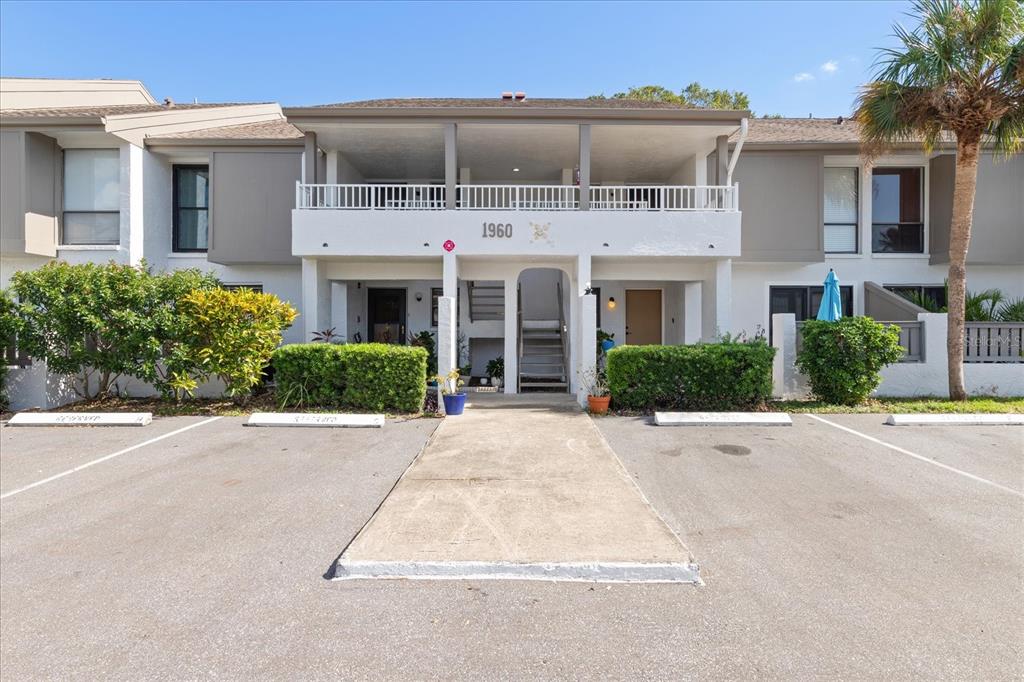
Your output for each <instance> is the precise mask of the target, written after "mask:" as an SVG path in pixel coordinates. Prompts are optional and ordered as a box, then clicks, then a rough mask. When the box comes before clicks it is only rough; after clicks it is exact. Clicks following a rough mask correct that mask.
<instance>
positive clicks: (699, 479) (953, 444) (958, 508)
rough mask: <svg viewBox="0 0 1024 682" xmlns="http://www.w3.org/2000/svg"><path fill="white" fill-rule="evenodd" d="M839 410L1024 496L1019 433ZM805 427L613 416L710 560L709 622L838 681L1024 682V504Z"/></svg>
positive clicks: (613, 437)
mask: <svg viewBox="0 0 1024 682" xmlns="http://www.w3.org/2000/svg"><path fill="white" fill-rule="evenodd" d="M827 419H828V420H829V421H831V422H834V423H841V424H842V425H844V426H847V427H848V428H854V429H856V430H858V431H859V432H864V433H870V435H872V436H874V437H877V438H878V439H880V440H884V441H886V442H891V443H893V444H895V445H897V447H902V448H904V449H908V450H911V449H913V450H916V451H917V452H919V453H921V454H923V455H928V456H934V457H940V458H942V459H943V460H944V461H946V462H952V463H955V465H956V467H957V468H960V469H963V470H965V473H970V474H974V475H978V476H987V477H991V479H993V480H999V481H1003V482H1006V483H1007V485H1013V486H1014V487H1013V488H1012V490H1020V489H1021V482H1022V480H1024V450H1022V448H1021V447H1020V442H1021V441H1020V433H1021V429H1020V428H1019V427H981V428H978V427H966V428H965V427H929V428H928V429H927V430H925V429H919V430H908V429H904V428H896V427H887V428H883V427H882V426H881V423H882V420H883V416H880V415H846V416H836V415H828V417H827ZM793 420H794V425H793V427H791V428H787V427H776V428H742V427H737V428H719V427H704V428H690V429H679V428H676V429H667V428H658V427H654V426H650V425H648V424H647V423H646V420H643V419H625V418H609V419H600V420H597V423H598V426H599V428H600V429H601V431H602V432H603V433H604V434H605V436H606V437H607V438H608V440H609V442H610V443H611V445H612V448H613V449H614V450H615V451H616V452H617V453H619V455H620V456H621V457H622V458H623V460H624V461H625V463H626V466H627V468H628V469H629V471H630V472H631V473H632V475H633V476H634V477H636V479H637V480H638V482H639V484H640V486H641V488H642V489H643V490H644V491H645V492H646V493H647V494H648V496H649V498H650V499H651V501H652V502H653V503H654V506H655V507H656V508H657V509H659V510H660V511H661V512H662V514H663V515H664V516H665V518H666V520H667V521H668V522H669V524H670V525H672V526H673V527H674V528H675V529H676V530H677V532H679V533H680V534H681V535H682V536H683V540H684V542H686V544H687V545H688V546H689V547H690V550H691V552H692V553H693V554H694V556H695V558H696V560H697V561H698V562H699V563H700V564H701V574H702V576H703V578H704V579H705V581H706V582H707V586H706V588H705V589H703V590H700V591H698V592H697V593H695V594H694V599H693V603H692V604H690V605H688V610H690V611H691V613H690V615H691V616H692V617H693V619H694V621H695V622H701V621H703V623H705V624H707V623H708V622H709V620H712V622H713V621H718V622H719V624H720V625H726V624H727V626H728V630H733V631H737V630H738V631H740V632H744V633H746V636H747V638H748V641H749V642H750V643H751V644H754V643H755V642H756V648H757V649H758V653H756V654H755V653H754V652H752V651H751V652H743V653H740V654H739V656H740V657H741V658H746V659H756V658H759V657H763V658H764V659H765V662H766V664H767V662H768V661H772V660H773V659H774V661H773V663H772V664H771V665H769V666H768V667H766V668H763V669H762V671H764V672H767V671H770V670H774V671H775V674H783V673H784V672H785V669H784V668H779V667H777V666H778V665H779V664H780V661H779V658H784V659H785V658H788V659H789V660H790V661H792V662H796V661H801V660H802V661H803V663H802V664H801V665H805V664H807V663H808V662H810V661H816V664H815V665H816V666H817V667H815V668H813V670H814V671H816V673H817V674H820V675H823V676H831V675H841V676H867V677H890V676H896V677H906V676H913V675H920V676H922V677H926V678H936V679H951V678H958V677H973V678H976V679H1010V678H1015V677H1016V678H1018V679H1019V678H1020V676H1021V675H1022V674H1024V590H1022V587H1024V586H1022V583H1021V580H1020V576H1021V572H1022V570H1024V543H1022V542H1021V538H1022V537H1024V498H1022V496H1021V495H1019V494H1015V493H1014V492H1011V491H1005V490H1001V489H999V488H996V487H993V486H990V485H986V484H984V483H982V482H979V481H977V480H975V479H973V478H970V477H967V476H964V475H961V474H958V473H956V472H953V471H949V470H947V469H944V468H940V467H937V466H933V465H931V464H929V463H926V462H923V461H920V460H918V459H915V458H913V457H910V456H907V455H905V454H902V453H900V452H897V451H894V450H892V449H890V448H887V447H885V446H884V445H880V444H877V443H874V442H871V441H869V440H866V439H864V438H861V437H858V436H856V435H853V434H851V433H848V432H846V431H842V430H840V429H836V428H834V427H833V426H831V425H829V424H825V423H822V422H820V421H818V420H815V419H813V418H812V417H810V416H808V415H794V417H793ZM967 428H969V429H973V430H971V431H968V430H966V429H967ZM693 634H694V636H695V637H697V638H699V639H700V640H701V641H702V642H705V643H707V644H708V645H709V646H717V647H735V646H737V645H739V643H740V642H739V640H737V639H736V638H735V636H733V635H730V634H729V633H728V631H727V630H721V629H706V628H704V627H700V626H695V628H694V631H693ZM766 648H767V649H770V652H769V651H766ZM808 659H809V660H808ZM768 676H774V674H768Z"/></svg>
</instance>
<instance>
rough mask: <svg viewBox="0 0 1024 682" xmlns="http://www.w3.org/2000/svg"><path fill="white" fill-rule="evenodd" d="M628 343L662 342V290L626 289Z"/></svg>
mask: <svg viewBox="0 0 1024 682" xmlns="http://www.w3.org/2000/svg"><path fill="white" fill-rule="evenodd" d="M626 343H628V344H629V345H631V346H650V345H660V344H661V291H659V290H657V289H626Z"/></svg>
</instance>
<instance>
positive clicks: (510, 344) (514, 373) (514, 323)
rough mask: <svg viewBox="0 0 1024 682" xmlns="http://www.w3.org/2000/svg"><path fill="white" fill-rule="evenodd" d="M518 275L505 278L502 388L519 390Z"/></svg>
mask: <svg viewBox="0 0 1024 682" xmlns="http://www.w3.org/2000/svg"><path fill="white" fill-rule="evenodd" d="M518 287H519V275H518V273H517V274H516V276H515V277H509V278H507V279H506V280H505V355H504V360H505V378H504V379H503V381H504V383H503V384H502V390H503V391H504V392H505V393H507V394H510V395H511V394H515V393H518V392H519V295H518Z"/></svg>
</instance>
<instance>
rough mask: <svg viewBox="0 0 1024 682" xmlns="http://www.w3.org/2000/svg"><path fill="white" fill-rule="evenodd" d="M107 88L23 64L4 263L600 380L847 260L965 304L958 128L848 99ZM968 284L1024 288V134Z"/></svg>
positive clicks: (298, 333)
mask: <svg viewBox="0 0 1024 682" xmlns="http://www.w3.org/2000/svg"><path fill="white" fill-rule="evenodd" d="M91 83H93V85H92V86H90V87H91V88H92V90H90V89H89V88H86V87H82V86H81V84H76V85H75V87H72V84H69V83H68V82H66V81H45V80H32V79H5V80H4V81H3V88H0V89H2V91H3V99H2V101H0V104H2V109H3V111H2V113H0V130H2V134H3V138H2V139H3V141H4V147H3V153H2V157H3V158H2V172H0V175H2V181H3V192H4V194H3V205H4V212H3V258H2V261H0V271H2V272H0V284H6V282H7V281H8V279H9V277H10V275H11V273H12V271H13V270H16V269H19V268H25V267H35V266H37V265H38V264H40V263H43V262H45V261H46V260H48V259H52V258H62V259H65V260H72V261H80V260H82V259H91V260H99V261H106V260H110V259H114V260H118V261H120V262H132V263H134V262H138V261H139V260H141V259H142V258H145V260H146V261H147V262H148V263H149V264H150V265H152V266H154V267H157V268H175V267H201V268H203V269H207V270H211V271H213V272H215V273H217V274H218V276H219V277H220V278H221V279H222V281H224V282H225V283H226V284H241V285H248V286H258V287H261V288H262V289H263V290H265V291H268V292H272V293H276V294H278V295H279V296H281V297H282V298H284V299H286V300H289V301H291V302H292V304H293V305H295V306H296V307H297V308H298V309H299V311H300V314H301V317H300V319H299V320H298V321H297V323H296V326H295V327H294V328H293V329H292V330H289V332H288V334H287V337H286V341H288V342H294V341H301V340H307V341H308V340H310V339H311V338H312V335H313V333H314V332H317V331H324V330H327V329H333V330H334V333H335V335H337V336H339V337H342V338H344V339H345V340H347V341H349V342H357V341H385V342H390V343H408V342H409V340H410V338H411V337H412V336H414V335H415V334H417V333H419V332H423V331H429V332H433V333H435V334H436V335H437V340H438V351H439V353H438V354H439V364H440V367H441V370H442V371H445V370H446V369H447V368H450V367H457V366H465V365H469V366H470V367H471V370H470V371H471V373H472V374H473V375H474V376H481V375H483V374H484V369H485V367H486V364H487V362H488V361H489V360H491V359H494V358H496V357H498V356H501V357H502V358H503V359H504V364H505V382H504V388H503V390H504V391H506V392H508V393H515V392H518V391H525V390H531V389H535V388H544V389H548V390H568V391H573V392H577V393H579V392H580V391H581V390H582V389H581V386H580V381H579V376H580V370H585V369H586V368H588V367H590V366H592V365H593V364H594V362H595V356H596V341H595V340H596V334H597V330H598V329H602V330H604V331H605V332H607V333H610V334H613V335H614V340H615V341H616V342H617V343H620V344H621V343H629V344H678V343H693V342H697V341H700V340H712V339H714V338H717V337H718V336H720V335H721V334H723V333H726V332H729V333H740V332H746V333H747V334H755V333H758V332H759V331H761V330H767V328H768V327H769V325H770V320H771V315H772V314H773V313H778V312H790V313H794V314H795V315H796V316H797V318H798V319H802V318H805V317H808V316H811V315H813V314H814V311H815V310H816V307H817V300H818V299H817V297H818V296H819V295H820V290H821V281H822V280H823V279H824V277H825V275H826V274H827V272H828V269H829V268H834V269H835V271H836V273H837V274H838V275H839V277H840V279H841V281H842V284H843V287H844V288H843V295H844V306H845V307H846V312H847V313H848V314H870V315H874V316H876V317H879V318H880V319H903V318H901V317H898V316H899V315H902V314H906V315H910V314H913V313H914V310H913V307H912V306H911V307H909V308H908V304H907V303H906V302H905V299H903V298H901V297H899V296H897V295H896V294H895V293H893V292H894V291H895V292H898V293H899V292H902V293H907V292H908V291H917V292H920V293H921V294H923V295H925V296H928V297H932V298H934V299H935V300H936V301H937V302H938V303H943V302H944V301H942V300H941V299H942V298H943V297H944V292H943V288H942V287H943V280H944V277H945V271H946V261H947V260H948V257H947V255H946V251H947V250H948V230H949V221H950V207H951V195H952V171H953V156H952V151H953V150H952V149H939V150H937V151H936V152H935V153H933V154H929V155H925V154H924V153H923V152H922V151H921V150H920V146H917V145H907V146H906V148H904V149H900V150H898V152H897V153H894V154H892V155H890V156H887V157H884V158H882V159H879V160H877V161H876V162H875V164H874V165H873V167H867V166H866V165H865V164H863V163H862V162H861V160H860V159H859V157H858V145H857V133H858V131H857V127H856V124H855V123H852V122H849V121H843V120H842V119H805V120H801V119H774V120H753V119H751V120H748V119H749V114H748V112H744V111H715V110H695V109H680V108H678V107H675V106H671V105H665V104H659V103H651V102H638V101H629V100H600V99H597V100H587V99H584V100H568V99H566V100H550V99H530V98H526V97H521V96H517V95H510V96H499V97H494V98H491V99H398V100H376V101H369V102H352V103H342V104H335V105H323V106H312V107H294V108H285V109H284V110H282V109H281V108H280V107H278V106H277V105H276V104H256V105H253V104H246V105H240V104H224V105H210V104H202V105H199V104H192V105H175V104H173V103H170V104H157V103H156V102H155V101H153V98H152V97H151V96H150V95H149V94H148V93H147V92H145V89H144V88H143V87H142V86H141V84H139V83H132V84H123V83H122V84H120V85H118V86H116V87H115V85H114V83H115V82H111V81H98V82H91ZM83 92H88V94H89V95H90V97H91V98H92V99H90V101H88V102H85V103H82V101H80V100H77V99H76V98H77V97H81V96H82V93H83ZM124 97H130V98H131V101H120V99H118V98H124ZM969 286H970V287H971V288H972V289H987V288H993V287H995V288H999V289H1001V290H1002V291H1003V292H1004V294H1005V295H1007V296H1010V297H1020V296H1024V159H1022V158H1021V157H1017V158H1014V159H1011V160H1009V161H1006V162H997V161H996V160H994V159H993V158H992V157H991V156H990V155H985V158H984V159H983V161H982V164H981V171H980V177H979V185H978V199H977V202H976V211H975V227H974V236H973V240H972V247H971V260H970V266H969ZM34 371H35V372H36V374H37V375H44V374H45V372H44V371H43V370H41V369H38V368H36V369H35V370H34ZM36 381H37V382H38V381H40V379H39V376H37V377H36ZM29 383H30V382H28V381H27V380H26V386H27V385H28V384H29ZM51 393H52V391H51ZM46 394H47V393H46V390H42V389H39V390H36V391H32V390H29V389H28V388H26V389H25V392H24V395H26V396H31V397H30V398H27V399H26V401H23V403H24V404H30V403H32V402H33V401H34V402H35V403H46V402H47V401H48V400H51V399H50V398H45V397H40V396H45V395H46ZM12 397H13V396H12ZM16 402H17V401H16Z"/></svg>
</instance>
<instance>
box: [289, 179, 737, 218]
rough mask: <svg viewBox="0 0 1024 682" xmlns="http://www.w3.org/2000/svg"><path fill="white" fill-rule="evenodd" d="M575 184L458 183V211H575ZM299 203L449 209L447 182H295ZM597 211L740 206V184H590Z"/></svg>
mask: <svg viewBox="0 0 1024 682" xmlns="http://www.w3.org/2000/svg"><path fill="white" fill-rule="evenodd" d="M580 193H581V190H580V188H579V187H577V186H574V185H459V186H458V187H456V192H455V202H454V206H453V208H454V209H455V210H465V211H576V210H580V209H581V208H586V207H584V206H582V205H581V202H580ZM295 194H296V196H295V206H296V208H299V209H311V210H383V211H436V210H443V209H445V208H447V192H446V189H445V186H444V185H429V184H414V185H400V184H346V185H310V184H301V183H297V184H296V192H295ZM587 197H588V198H589V209H590V210H592V211H632V212H635V211H712V212H736V211H739V186H738V185H733V186H731V187H728V186H713V185H708V186H683V185H616V186H607V185H602V186H597V187H591V188H590V189H589V192H588V193H587Z"/></svg>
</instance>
